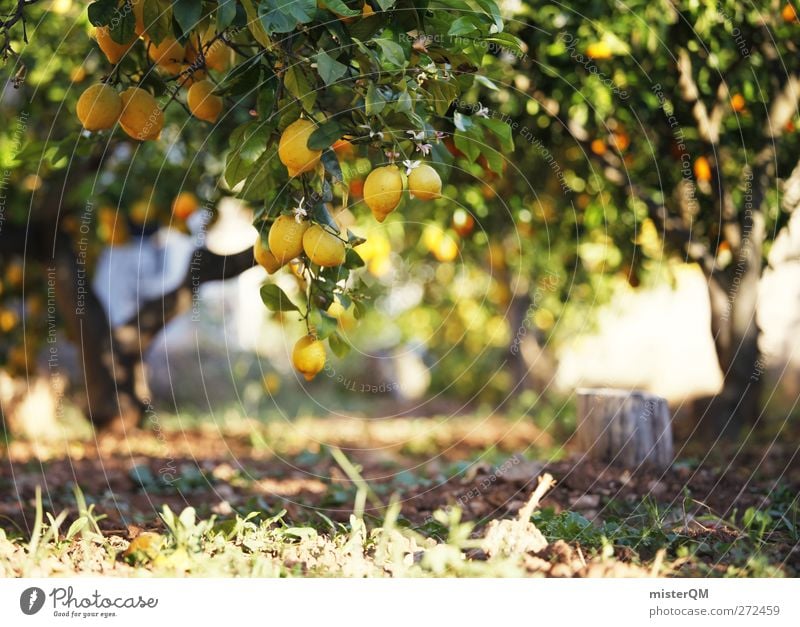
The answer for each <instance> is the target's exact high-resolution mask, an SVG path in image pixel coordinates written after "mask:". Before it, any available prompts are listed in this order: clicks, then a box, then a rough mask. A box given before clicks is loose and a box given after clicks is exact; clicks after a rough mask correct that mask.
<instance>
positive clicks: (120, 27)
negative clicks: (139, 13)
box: [108, 11, 136, 44]
mask: <svg viewBox="0 0 800 627" xmlns="http://www.w3.org/2000/svg"><path fill="white" fill-rule="evenodd" d="M108 32H109V34H110V35H111V39H113V40H114V41H115V42H117V43H118V44H127V43H129V42H131V41H133V39H134V38H135V37H136V16H135V15H134V14H133V11H128V12H127V13H120V14H119V17H118V18H117V19H114V18H112V19H111V25H110V28H109V31H108Z"/></svg>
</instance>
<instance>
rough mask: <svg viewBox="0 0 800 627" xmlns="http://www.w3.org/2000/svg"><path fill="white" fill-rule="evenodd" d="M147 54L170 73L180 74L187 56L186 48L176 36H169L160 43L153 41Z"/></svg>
mask: <svg viewBox="0 0 800 627" xmlns="http://www.w3.org/2000/svg"><path fill="white" fill-rule="evenodd" d="M147 54H148V55H150V58H151V59H152V60H153V61H154V62H155V63H157V64H158V66H159V67H161V68H163V69H164V70H166V71H167V72H169V73H170V74H178V73H179V72H180V71H181V67H182V64H183V58H184V57H185V56H186V49H185V48H184V47H183V46H182V45H181V44H180V43H179V42H178V40H176V39H175V38H174V37H167V38H165V39H164V40H163V41H161V43H159V44H156V43H155V42H152V41H151V42H150V45H149V46H148V48H147Z"/></svg>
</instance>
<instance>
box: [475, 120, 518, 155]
mask: <svg viewBox="0 0 800 627" xmlns="http://www.w3.org/2000/svg"><path fill="white" fill-rule="evenodd" d="M476 119H477V120H478V121H479V122H480V123H481V124H482V125H483V126H485V127H486V128H488V129H489V130H490V131H491V132H492V133H494V134H495V135H496V136H497V137H498V139H499V140H500V147H501V148H502V149H503V150H505V151H506V152H511V151H513V150H514V138H513V137H512V135H511V127H510V126H509V125H508V124H506V123H505V122H504V121H503V120H493V119H491V118H482V117H479V118H476Z"/></svg>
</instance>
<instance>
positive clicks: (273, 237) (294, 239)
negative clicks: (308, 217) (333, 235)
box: [268, 216, 309, 265]
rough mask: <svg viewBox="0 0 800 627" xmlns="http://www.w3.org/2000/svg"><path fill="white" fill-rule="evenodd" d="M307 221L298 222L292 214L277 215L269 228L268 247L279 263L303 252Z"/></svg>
mask: <svg viewBox="0 0 800 627" xmlns="http://www.w3.org/2000/svg"><path fill="white" fill-rule="evenodd" d="M308 227H309V224H308V222H300V223H298V222H297V221H296V220H295V219H294V218H293V217H292V216H279V217H278V219H277V220H275V222H274V223H273V225H272V227H271V228H270V230H269V238H268V241H269V249H270V251H271V252H272V254H273V255H275V259H277V260H278V261H279V262H280V263H281V265H283V264H284V263H286V262H287V261H291V260H292V259H294V258H295V257H298V256H299V255H300V253H302V252H303V235H304V234H305V232H306V230H307V229H308Z"/></svg>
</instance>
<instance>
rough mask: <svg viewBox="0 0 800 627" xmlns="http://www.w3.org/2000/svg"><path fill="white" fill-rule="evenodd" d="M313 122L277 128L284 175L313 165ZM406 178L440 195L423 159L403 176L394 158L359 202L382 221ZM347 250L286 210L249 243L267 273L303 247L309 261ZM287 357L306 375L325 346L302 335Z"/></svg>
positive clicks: (334, 260)
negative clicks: (287, 213) (268, 227)
mask: <svg viewBox="0 0 800 627" xmlns="http://www.w3.org/2000/svg"><path fill="white" fill-rule="evenodd" d="M316 128H317V127H316V125H315V124H314V122H312V121H311V120H307V119H302V118H301V119H299V120H296V121H294V122H292V123H291V124H290V125H289V126H287V127H286V129H285V130H284V131H283V133H282V134H281V138H280V141H279V143H278V158H279V159H280V161H281V163H283V165H285V166H286V168H287V170H288V172H289V176H291V177H295V176H298V175H300V174H303V173H304V172H310V171H313V170H314V169H316V168H317V166H318V164H319V161H320V158H321V157H322V151H321V150H316V149H313V148H309V147H308V140H309V138H310V137H311V135H312V134H313V133H314V131H315V130H316ZM341 141H346V140H340V142H341ZM337 143H338V142H337ZM337 152H338V151H337ZM406 179H407V183H408V185H407V188H408V191H409V192H410V193H411V194H413V195H414V197H415V198H419V199H421V200H432V199H435V198H439V197H440V196H441V193H442V180H441V178H440V177H439V174H438V173H437V172H436V170H435V169H434V168H432V167H431V166H430V165H428V164H419V163H416V164H414V167H412V168H411V171H410V173H409V174H408V176H407V177H406V176H405V175H404V174H403V172H402V171H401V170H400V168H398V167H397V166H396V165H394V164H391V165H386V166H381V167H377V168H375V169H373V170H372V171H371V172H370V173H369V175H368V176H367V178H366V181H365V182H364V202H365V204H366V205H367V206H368V207H369V209H370V211H371V212H372V215H373V216H374V217H375V219H376V220H378V221H379V222H383V221H384V220H385V219H386V217H387V216H388V215H389V214H390V213H391V212H392V211H394V210H395V209H396V208H397V207H398V205H399V204H400V201H401V200H402V195H403V191H404V188H405V187H406V184H405V183H406ZM346 252H347V250H346V244H345V241H344V240H343V239H342V238H340V237H339V235H338V234H336V233H333V232H331V231H329V230H328V229H327V228H326V227H324V226H322V225H320V224H312V222H311V221H309V220H306V219H301V218H299V217H295V216H291V215H281V216H279V217H278V218H277V219H276V220H275V221H274V222H273V223H272V226H271V227H270V229H269V233H268V236H267V242H266V245H265V243H264V240H263V239H262V238H261V236H259V237H257V238H256V242H255V245H254V247H253V254H254V257H255V259H256V261H257V262H258V263H259V264H260V265H261V266H262V267H264V268H265V269H266V270H267V272H269V273H270V274H272V273H274V272H277V271H278V270H279V269H280V268H281V267H283V266H284V265H286V264H287V263H289V262H290V261H291V260H292V259H295V258H296V257H299V256H300V255H301V254H302V253H305V255H306V257H307V258H308V260H309V261H310V262H311V263H312V264H316V265H318V266H320V267H323V268H334V267H337V266H340V265H342V264H343V263H344V261H345V257H346ZM292 361H293V363H294V365H295V367H296V368H297V369H298V370H299V371H300V372H301V373H302V374H303V375H304V376H305V377H306V379H308V380H309V381H310V380H311V379H313V378H314V376H316V375H317V374H318V373H319V372H320V371H321V370H322V369H323V368H324V367H325V347H324V346H323V344H322V342H320V341H319V340H318V339H317V338H316V337H315V336H314V335H313V334H309V335H306V336H304V337H302V338H300V340H299V341H298V342H297V344H296V345H295V347H294V351H293V352H292Z"/></svg>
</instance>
